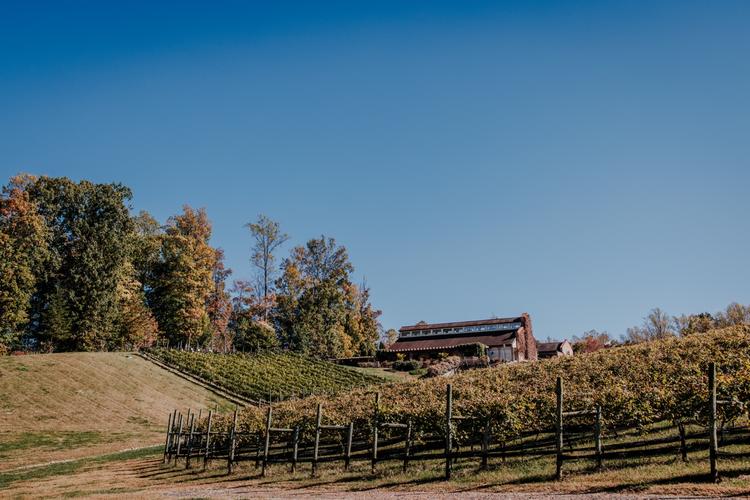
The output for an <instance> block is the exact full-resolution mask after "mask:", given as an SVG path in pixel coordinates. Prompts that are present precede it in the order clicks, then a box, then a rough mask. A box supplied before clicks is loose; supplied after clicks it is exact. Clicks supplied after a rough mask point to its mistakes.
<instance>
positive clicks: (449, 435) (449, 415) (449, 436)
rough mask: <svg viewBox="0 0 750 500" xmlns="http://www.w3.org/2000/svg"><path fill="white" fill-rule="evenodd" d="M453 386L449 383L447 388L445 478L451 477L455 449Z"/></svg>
mask: <svg viewBox="0 0 750 500" xmlns="http://www.w3.org/2000/svg"><path fill="white" fill-rule="evenodd" d="M452 419H453V387H452V386H451V384H448V385H447V386H446V388H445V479H446V480H447V479H450V478H451V453H452V451H453V431H452V429H451V420H452Z"/></svg>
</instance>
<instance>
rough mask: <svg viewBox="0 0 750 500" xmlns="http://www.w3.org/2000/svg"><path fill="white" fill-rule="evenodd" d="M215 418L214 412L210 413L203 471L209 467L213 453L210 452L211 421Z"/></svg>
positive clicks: (210, 411)
mask: <svg viewBox="0 0 750 500" xmlns="http://www.w3.org/2000/svg"><path fill="white" fill-rule="evenodd" d="M213 416H214V412H213V410H209V411H208V424H207V426H206V454H205V455H203V469H204V470H205V469H206V467H207V466H208V461H209V460H210V458H211V452H210V451H209V450H210V449H211V448H210V446H211V419H212V418H213Z"/></svg>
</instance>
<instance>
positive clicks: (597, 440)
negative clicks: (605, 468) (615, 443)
mask: <svg viewBox="0 0 750 500" xmlns="http://www.w3.org/2000/svg"><path fill="white" fill-rule="evenodd" d="M594 432H595V435H594V444H595V446H596V470H597V471H601V470H602V407H601V406H600V405H596V423H595V424H594Z"/></svg>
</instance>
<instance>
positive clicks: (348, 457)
mask: <svg viewBox="0 0 750 500" xmlns="http://www.w3.org/2000/svg"><path fill="white" fill-rule="evenodd" d="M353 437H354V422H349V428H348V429H347V433H346V458H345V459H344V470H346V471H348V470H349V465H350V464H351V461H352V438H353Z"/></svg>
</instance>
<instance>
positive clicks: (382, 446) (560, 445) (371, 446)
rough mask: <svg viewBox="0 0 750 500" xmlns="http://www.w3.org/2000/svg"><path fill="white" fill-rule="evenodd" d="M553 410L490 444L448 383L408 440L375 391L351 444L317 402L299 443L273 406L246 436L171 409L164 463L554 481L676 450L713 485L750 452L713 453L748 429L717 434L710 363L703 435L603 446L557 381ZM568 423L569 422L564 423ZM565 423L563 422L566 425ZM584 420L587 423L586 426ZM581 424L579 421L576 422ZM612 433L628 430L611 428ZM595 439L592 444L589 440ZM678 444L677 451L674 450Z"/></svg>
mask: <svg viewBox="0 0 750 500" xmlns="http://www.w3.org/2000/svg"><path fill="white" fill-rule="evenodd" d="M555 393H556V399H557V405H556V412H555V427H554V429H550V432H547V433H530V432H529V433H524V434H523V435H522V436H520V437H519V439H517V440H515V441H514V442H511V443H507V442H505V441H502V440H495V442H493V436H492V433H491V427H490V422H489V421H484V422H482V421H478V420H477V419H476V418H474V417H465V416H461V415H455V414H454V413H453V390H452V386H451V384H447V386H446V394H445V414H444V420H443V422H442V428H443V433H442V434H440V435H426V436H421V437H420V439H419V442H417V443H415V442H414V435H413V432H412V422H411V421H408V420H407V421H406V422H384V421H382V416H381V414H380V393H378V392H374V393H373V395H374V398H375V405H374V412H373V415H372V419H371V422H370V426H369V428H368V429H364V430H363V431H364V432H363V433H362V434H365V435H368V437H367V438H360V439H354V436H355V428H354V423H353V422H349V423H346V424H343V425H332V424H326V423H325V413H324V408H323V406H322V405H320V404H319V405H318V407H317V412H316V416H315V421H314V422H315V426H314V432H313V438H312V440H310V439H308V440H306V441H303V440H302V439H301V435H302V432H301V429H300V427H294V428H282V427H274V425H273V406H268V407H267V414H266V422H265V429H264V430H263V431H259V432H244V431H240V430H239V429H238V428H237V410H235V411H234V414H233V418H232V426H231V428H230V429H229V430H228V431H215V430H214V429H213V428H212V423H213V418H214V414H213V412H208V415H207V417H206V425H205V427H204V429H203V430H201V431H200V432H199V431H196V422H197V421H199V420H200V418H201V414H200V413H198V414H197V415H196V414H195V413H194V412H191V411H188V412H187V414H185V415H183V414H182V413H180V412H178V411H177V410H175V411H174V412H172V413H171V414H170V415H169V417H168V421H167V432H166V442H165V446H164V463H173V464H174V465H177V462H178V460H183V461H184V466H185V468H188V469H189V468H191V467H193V466H194V465H195V463H196V462H199V463H200V465H201V466H202V467H203V468H206V467H207V466H208V465H209V463H210V462H211V461H212V460H213V461H223V462H224V463H225V464H226V468H227V472H228V473H231V472H232V471H233V468H234V465H235V464H237V463H238V462H243V461H251V462H255V466H256V467H259V468H260V469H261V474H262V475H263V476H265V475H266V474H267V470H268V465H269V464H272V463H287V464H289V466H290V469H291V470H292V471H295V470H296V469H297V467H298V465H299V464H300V463H309V464H310V465H311V474H312V475H313V476H315V475H316V474H317V472H318V469H319V466H320V464H321V463H325V462H336V461H339V462H342V463H343V465H344V468H345V469H346V470H348V469H349V467H350V464H351V463H352V461H355V460H361V461H370V463H371V468H372V471H373V472H374V471H375V470H376V466H377V464H378V463H380V462H385V461H394V460H398V461H400V462H402V467H403V470H404V471H407V469H408V466H409V463H410V462H411V461H419V460H442V461H444V462H445V478H446V479H450V477H451V473H452V468H453V464H454V463H455V462H456V461H457V460H458V459H469V458H476V459H479V460H480V468H482V469H484V468H486V467H487V465H488V461H489V459H490V458H492V457H497V458H500V459H501V460H503V461H505V460H506V459H507V458H512V457H541V456H552V455H554V456H555V459H556V469H555V478H556V479H560V478H562V475H563V466H564V464H565V463H566V462H570V461H573V460H590V461H593V462H594V463H595V470H601V469H602V468H603V467H604V464H605V463H606V461H607V460H614V459H627V458H641V457H648V456H659V455H667V454H674V453H679V454H681V455H682V458H683V460H687V453H688V452H693V451H700V450H706V447H707V448H708V451H709V465H708V472H709V475H710V478H711V480H713V481H717V480H718V478H719V470H718V461H719V458H721V457H724V458H746V457H748V456H750V453H743V454H739V453H734V454H730V453H727V452H722V451H720V450H719V445H720V444H723V445H725V446H726V445H730V444H748V445H750V429H746V428H745V429H734V430H722V439H721V440H719V438H718V429H717V427H718V421H717V418H716V412H717V405H720V404H738V402H736V401H721V400H717V399H716V366H715V364H714V363H711V364H710V366H709V369H708V394H709V397H708V401H707V407H708V415H709V421H708V429H707V431H704V432H693V433H688V432H687V431H686V430H685V428H684V426H681V427H680V428H679V433H678V435H676V436H674V437H661V438H654V439H649V440H642V441H638V442H612V443H604V441H603V437H602V431H603V422H602V410H601V407H599V406H595V407H592V408H583V409H577V410H570V411H564V408H565V403H566V401H565V397H564V396H565V393H564V386H563V381H562V379H561V378H559V377H558V379H557V385H556V389H555ZM571 419H573V420H574V423H570V422H569V421H570V420H571ZM566 420H567V421H568V423H566ZM587 420H588V421H589V423H587V422H586V421H587ZM582 422H583V423H582ZM458 426H467V427H470V428H471V429H473V431H474V432H471V433H469V436H472V437H471V438H470V439H469V440H464V441H463V442H462V443H461V446H456V443H455V440H454V436H455V435H456V429H457V427H458ZM610 430H611V431H613V432H623V431H627V429H615V428H610ZM591 442H593V446H591V445H590V443H591ZM675 445H677V448H675Z"/></svg>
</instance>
